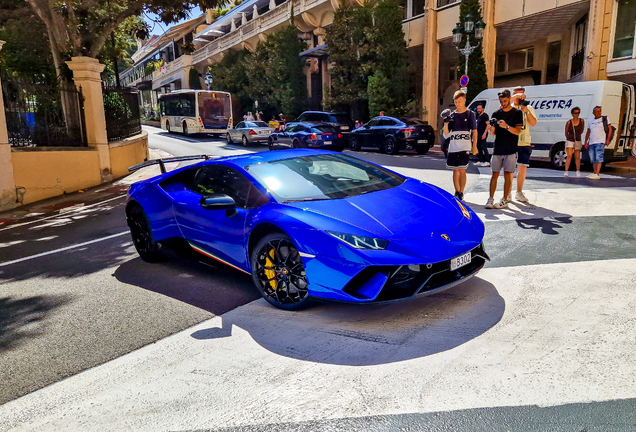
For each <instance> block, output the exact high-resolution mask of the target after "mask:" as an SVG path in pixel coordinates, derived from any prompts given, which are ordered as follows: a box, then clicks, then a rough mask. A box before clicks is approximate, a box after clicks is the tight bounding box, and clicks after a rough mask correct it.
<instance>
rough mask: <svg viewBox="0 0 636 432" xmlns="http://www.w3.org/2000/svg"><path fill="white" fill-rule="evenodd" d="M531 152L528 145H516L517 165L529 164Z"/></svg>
mask: <svg viewBox="0 0 636 432" xmlns="http://www.w3.org/2000/svg"><path fill="white" fill-rule="evenodd" d="M531 154H532V147H530V146H517V165H521V166H526V167H527V166H530V155H531Z"/></svg>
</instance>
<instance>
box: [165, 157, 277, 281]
mask: <svg viewBox="0 0 636 432" xmlns="http://www.w3.org/2000/svg"><path fill="white" fill-rule="evenodd" d="M217 194H224V195H228V196H230V197H232V198H233V199H234V201H235V202H236V208H235V209H234V210H207V209H205V208H203V207H202V205H201V198H203V197H205V196H210V195H217ZM171 195H174V196H173V208H174V213H175V219H176V221H177V224H178V225H179V228H180V229H181V232H182V234H183V237H184V238H185V239H186V240H187V241H188V243H190V245H191V246H192V247H193V249H194V250H196V251H197V252H199V253H202V254H203V255H206V256H208V257H209V258H212V259H215V260H217V261H221V262H224V263H226V264H230V265H231V266H233V267H238V268H240V269H243V270H247V269H249V263H248V256H247V251H246V244H247V235H248V231H247V228H248V224H249V221H250V217H251V211H252V209H253V208H255V207H258V206H260V205H262V204H264V203H265V202H267V201H268V199H267V197H265V196H264V195H262V194H261V192H260V191H259V190H258V189H257V188H256V187H255V186H254V185H253V184H252V182H251V181H250V180H248V179H247V178H246V177H245V176H244V175H242V174H241V173H240V172H239V171H237V170H236V169H234V168H231V167H228V166H226V165H220V164H219V165H205V166H203V167H201V168H199V169H198V170H197V172H196V174H195V175H194V180H193V183H192V185H191V186H190V187H189V188H184V189H183V190H181V191H177V192H174V193H173V194H171Z"/></svg>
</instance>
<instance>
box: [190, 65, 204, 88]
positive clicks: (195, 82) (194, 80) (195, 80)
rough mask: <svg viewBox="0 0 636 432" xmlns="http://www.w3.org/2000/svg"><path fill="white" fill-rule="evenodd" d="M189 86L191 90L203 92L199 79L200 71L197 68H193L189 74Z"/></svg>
mask: <svg viewBox="0 0 636 432" xmlns="http://www.w3.org/2000/svg"><path fill="white" fill-rule="evenodd" d="M188 84H190V88H191V89H194V90H201V89H202V87H201V79H200V78H199V71H198V70H196V69H195V68H191V69H190V71H189V72H188Z"/></svg>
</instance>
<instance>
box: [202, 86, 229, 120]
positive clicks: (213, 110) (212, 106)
mask: <svg viewBox="0 0 636 432" xmlns="http://www.w3.org/2000/svg"><path fill="white" fill-rule="evenodd" d="M198 96H199V97H198V99H199V117H201V121H202V122H203V126H204V127H205V129H227V128H228V122H229V121H230V117H231V116H232V106H231V101H230V95H229V94H226V93H216V92H210V93H207V92H199V94H198Z"/></svg>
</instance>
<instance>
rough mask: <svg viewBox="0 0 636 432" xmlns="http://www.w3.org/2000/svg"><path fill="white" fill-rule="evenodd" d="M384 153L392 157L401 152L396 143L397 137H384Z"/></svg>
mask: <svg viewBox="0 0 636 432" xmlns="http://www.w3.org/2000/svg"><path fill="white" fill-rule="evenodd" d="M384 151H386V153H387V154H390V155H396V154H398V152H399V150H398V148H397V142H396V141H395V137H394V136H392V135H387V136H386V137H384Z"/></svg>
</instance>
